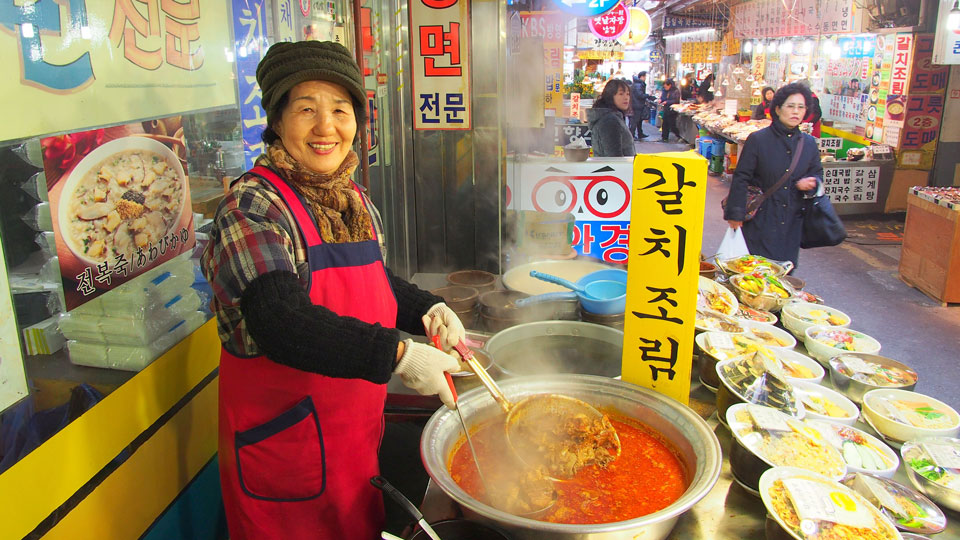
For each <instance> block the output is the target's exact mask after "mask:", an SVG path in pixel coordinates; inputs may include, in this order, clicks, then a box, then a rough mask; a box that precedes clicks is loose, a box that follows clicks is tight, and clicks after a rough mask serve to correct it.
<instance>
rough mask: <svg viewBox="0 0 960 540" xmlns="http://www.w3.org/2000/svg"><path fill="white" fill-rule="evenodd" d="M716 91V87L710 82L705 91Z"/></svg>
mask: <svg viewBox="0 0 960 540" xmlns="http://www.w3.org/2000/svg"><path fill="white" fill-rule="evenodd" d="M716 91H717V89H716V88H714V87H713V85H712V84H711V85H710V88H707V92H716Z"/></svg>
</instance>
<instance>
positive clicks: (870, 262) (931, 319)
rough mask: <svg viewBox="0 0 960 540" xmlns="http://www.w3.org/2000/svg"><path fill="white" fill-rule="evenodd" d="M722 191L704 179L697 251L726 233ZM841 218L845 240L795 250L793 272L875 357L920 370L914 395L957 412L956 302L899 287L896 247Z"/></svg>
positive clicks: (723, 186)
mask: <svg viewBox="0 0 960 540" xmlns="http://www.w3.org/2000/svg"><path fill="white" fill-rule="evenodd" d="M728 190H729V183H726V182H722V181H720V180H719V179H718V178H716V177H713V176H711V177H709V180H708V186H707V202H706V210H705V215H704V232H703V248H702V252H703V253H704V254H707V255H710V254H712V253H715V252H716V249H717V247H718V246H719V245H720V240H721V238H722V237H723V234H724V232H725V231H726V227H727V224H726V222H724V221H723V216H722V212H721V210H720V199H722V198H723V197H724V196H726V194H727V191H728ZM886 218H889V220H891V221H892V220H894V219H897V217H896V216H886V217H885V221H886V220H887V219H886ZM902 218H903V215H902V214H900V215H899V219H900V220H902ZM841 219H842V220H843V221H844V222H845V224H846V225H847V230H848V234H849V237H848V239H847V241H845V242H844V243H842V244H840V245H839V246H836V247H830V248H817V249H805V250H801V252H800V261H799V263H800V264H799V265H798V267H797V269H796V270H795V271H794V275H796V276H797V277H799V278H802V279H804V280H805V281H806V283H807V284H806V287H805V289H806V290H808V291H810V292H812V293H814V294H817V295H819V296H820V297H821V298H823V300H824V303H826V304H827V305H829V306H831V307H836V308H837V309H839V310H841V311H843V312H845V313H846V314H848V315H850V317H851V319H852V323H851V324H850V327H851V328H853V329H855V330H859V331H861V332H864V333H865V334H868V335H870V336H873V337H874V338H876V339H877V340H878V341H879V342H880V345H881V347H882V348H881V350H880V354H881V355H883V356H887V357H889V358H893V359H895V360H898V361H901V362H903V363H905V364H907V365H908V366H911V367H912V368H914V369H915V370H916V371H917V373H919V375H920V381H919V383H918V384H917V387H916V391H917V392H920V393H923V394H926V395H929V396H931V397H934V398H936V399H939V400H941V401H943V402H945V403H947V404H948V405H950V406H951V407H953V408H954V409H956V410H960V392H958V390H957V386H958V374H960V355H958V351H960V305H956V304H954V305H951V306H947V307H941V306H940V303H939V302H937V301H935V300H932V299H931V298H929V297H927V296H926V295H925V294H923V293H922V292H920V291H919V290H917V289H914V288H912V287H910V286H909V285H907V284H905V283H904V282H903V281H901V280H900V279H899V277H898V273H897V267H898V264H899V259H900V245H899V244H898V243H896V242H895V241H894V242H891V241H889V240H886V239H880V240H877V239H874V240H871V239H870V238H864V236H863V235H862V234H853V232H854V230H855V229H857V228H858V227H857V225H858V224H859V223H862V222H863V221H864V220H863V219H862V218H856V217H845V216H841Z"/></svg>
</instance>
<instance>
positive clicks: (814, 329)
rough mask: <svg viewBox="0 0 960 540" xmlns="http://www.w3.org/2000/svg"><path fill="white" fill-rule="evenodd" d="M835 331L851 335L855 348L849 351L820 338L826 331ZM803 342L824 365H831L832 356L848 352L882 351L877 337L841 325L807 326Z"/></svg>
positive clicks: (872, 352)
mask: <svg viewBox="0 0 960 540" xmlns="http://www.w3.org/2000/svg"><path fill="white" fill-rule="evenodd" d="M833 332H837V333H840V334H842V335H845V336H849V337H850V338H851V339H853V348H854V349H855V350H854V351H848V350H845V349H841V348H839V347H832V346H830V345H827V344H826V343H824V342H822V341H820V339H818V338H822V337H823V335H824V334H825V333H833ZM803 344H804V346H806V348H807V352H808V353H810V356H812V357H813V358H816V359H817V361H818V362H820V363H821V364H823V366H824V367H827V366H829V362H830V359H831V358H833V357H834V356H838V355H841V354H843V353H846V352H860V353H867V354H877V353H878V352H880V342H879V341H877V340H876V339H873V338H872V337H870V336H868V335H866V334H864V333H863V332H858V331H856V330H851V329H849V328H843V327H840V326H811V327H809V328H807V330H806V332H805V334H804V339H803Z"/></svg>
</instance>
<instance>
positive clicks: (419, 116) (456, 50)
mask: <svg viewBox="0 0 960 540" xmlns="http://www.w3.org/2000/svg"><path fill="white" fill-rule="evenodd" d="M410 66H411V69H412V71H413V103H414V114H413V128H414V129H447V130H467V129H470V118H471V117H470V2H469V0H412V1H411V2H410Z"/></svg>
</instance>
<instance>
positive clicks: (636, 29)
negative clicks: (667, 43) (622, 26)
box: [624, 7, 653, 47]
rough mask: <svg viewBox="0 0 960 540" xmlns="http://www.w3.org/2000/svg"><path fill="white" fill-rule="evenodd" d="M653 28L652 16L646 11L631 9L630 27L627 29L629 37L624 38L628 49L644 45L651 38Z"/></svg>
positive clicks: (636, 8)
mask: <svg viewBox="0 0 960 540" xmlns="http://www.w3.org/2000/svg"><path fill="white" fill-rule="evenodd" d="M652 26H653V23H652V22H651V21H650V15H649V14H648V13H647V12H646V11H644V10H642V9H640V8H638V7H632V8H630V26H629V27H628V28H627V35H626V36H624V45H626V46H627V47H640V46H641V45H643V43H644V42H645V41H647V38H648V37H650V31H651V30H652V29H653V28H652Z"/></svg>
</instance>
